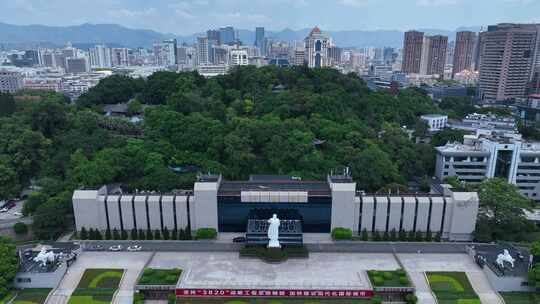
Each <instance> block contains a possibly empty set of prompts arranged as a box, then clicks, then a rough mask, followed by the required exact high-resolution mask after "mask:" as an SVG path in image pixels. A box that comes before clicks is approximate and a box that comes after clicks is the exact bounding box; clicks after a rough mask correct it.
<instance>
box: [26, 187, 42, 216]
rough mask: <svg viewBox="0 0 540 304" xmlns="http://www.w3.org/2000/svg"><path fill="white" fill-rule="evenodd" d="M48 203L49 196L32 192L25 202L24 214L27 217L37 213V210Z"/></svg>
mask: <svg viewBox="0 0 540 304" xmlns="http://www.w3.org/2000/svg"><path fill="white" fill-rule="evenodd" d="M46 201H47V196H46V195H45V194H43V193H41V192H35V191H34V192H32V193H30V194H29V195H28V198H27V199H26V201H24V206H23V209H22V213H23V214H24V215H25V216H28V215H30V214H32V213H34V212H35V211H36V209H37V208H38V207H39V206H41V205H43V204H44V203H45V202H46Z"/></svg>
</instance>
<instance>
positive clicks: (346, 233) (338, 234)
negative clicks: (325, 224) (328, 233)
mask: <svg viewBox="0 0 540 304" xmlns="http://www.w3.org/2000/svg"><path fill="white" fill-rule="evenodd" d="M332 238H333V239H334V240H351V239H352V230H351V229H349V228H342V227H337V228H334V229H332Z"/></svg>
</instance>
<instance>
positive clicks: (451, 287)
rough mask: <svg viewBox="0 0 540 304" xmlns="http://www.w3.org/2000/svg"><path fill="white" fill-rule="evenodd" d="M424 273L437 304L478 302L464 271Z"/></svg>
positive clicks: (477, 303)
mask: <svg viewBox="0 0 540 304" xmlns="http://www.w3.org/2000/svg"><path fill="white" fill-rule="evenodd" d="M426 275H427V278H428V281H429V286H430V287H431V290H433V293H435V296H436V297H437V301H438V303H439V304H480V299H479V298H478V295H477V294H476V292H475V291H474V289H473V288H472V286H471V283H470V282H469V279H468V278H467V275H466V274H465V273H464V272H427V273H426Z"/></svg>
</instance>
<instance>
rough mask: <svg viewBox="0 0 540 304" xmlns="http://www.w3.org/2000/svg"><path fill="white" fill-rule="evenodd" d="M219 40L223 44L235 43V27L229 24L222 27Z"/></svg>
mask: <svg viewBox="0 0 540 304" xmlns="http://www.w3.org/2000/svg"><path fill="white" fill-rule="evenodd" d="M219 41H220V42H221V44H233V43H234V41H235V35H234V27H232V26H227V27H222V28H220V29H219Z"/></svg>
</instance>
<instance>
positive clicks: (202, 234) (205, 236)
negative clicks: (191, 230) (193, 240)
mask: <svg viewBox="0 0 540 304" xmlns="http://www.w3.org/2000/svg"><path fill="white" fill-rule="evenodd" d="M195 235H196V237H197V239H198V240H213V239H215V238H216V237H217V231H216V229H214V228H200V229H197V233H196V234H195Z"/></svg>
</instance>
